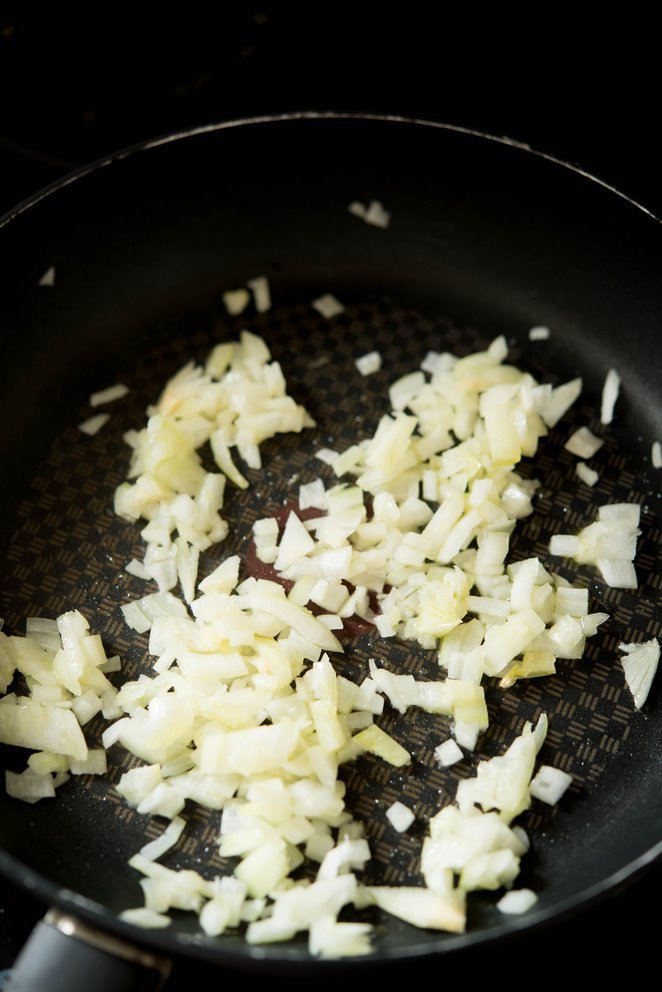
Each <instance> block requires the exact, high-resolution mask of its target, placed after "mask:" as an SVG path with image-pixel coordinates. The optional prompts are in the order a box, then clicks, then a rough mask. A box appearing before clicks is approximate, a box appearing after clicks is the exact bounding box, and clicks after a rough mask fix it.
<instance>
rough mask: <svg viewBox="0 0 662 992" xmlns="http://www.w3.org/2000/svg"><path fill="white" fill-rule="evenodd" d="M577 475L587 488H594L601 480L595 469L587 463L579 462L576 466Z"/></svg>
mask: <svg viewBox="0 0 662 992" xmlns="http://www.w3.org/2000/svg"><path fill="white" fill-rule="evenodd" d="M575 474H576V475H577V478H578V479H580V480H581V481H582V482H583V483H585V485H587V486H594V485H595V484H596V482H597V481H598V479H599V478H600V476H599V475H598V473H597V472H596V471H595V469H592V468H590V466H588V465H587V464H586V462H577V464H576V465H575Z"/></svg>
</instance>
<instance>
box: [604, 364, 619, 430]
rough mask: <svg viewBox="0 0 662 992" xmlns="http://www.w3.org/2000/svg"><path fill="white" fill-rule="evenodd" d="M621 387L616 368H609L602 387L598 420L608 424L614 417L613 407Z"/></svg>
mask: <svg viewBox="0 0 662 992" xmlns="http://www.w3.org/2000/svg"><path fill="white" fill-rule="evenodd" d="M620 388H621V378H620V376H619V374H618V372H617V371H616V369H609V371H608V372H607V375H606V377H605V381H604V385H603V387H602V402H601V406H600V422H601V423H603V424H610V423H611V422H612V420H613V419H614V407H615V406H616V400H617V399H618V396H619V392H620Z"/></svg>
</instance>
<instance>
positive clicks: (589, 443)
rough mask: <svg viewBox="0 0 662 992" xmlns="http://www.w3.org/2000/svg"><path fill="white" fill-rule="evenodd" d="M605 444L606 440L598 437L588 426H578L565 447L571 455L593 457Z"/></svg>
mask: <svg viewBox="0 0 662 992" xmlns="http://www.w3.org/2000/svg"><path fill="white" fill-rule="evenodd" d="M603 444H604V441H603V440H602V438H599V437H596V436H595V434H594V433H593V431H591V430H589V428H588V427H578V428H577V430H576V431H574V432H573V433H572V434H571V435H570V437H569V438H568V440H567V441H566V443H565V444H564V448H565V449H566V451H569V452H570V454H571V455H578V456H579V457H580V458H592V457H593V455H594V454H595V453H596V452H597V451H599V450H600V448H601V447H602V445H603Z"/></svg>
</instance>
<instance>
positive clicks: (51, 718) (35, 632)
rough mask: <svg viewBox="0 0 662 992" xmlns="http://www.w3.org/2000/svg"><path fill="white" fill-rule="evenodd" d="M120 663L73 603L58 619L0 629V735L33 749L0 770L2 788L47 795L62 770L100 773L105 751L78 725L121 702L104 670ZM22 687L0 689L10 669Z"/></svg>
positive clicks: (110, 713)
mask: <svg viewBox="0 0 662 992" xmlns="http://www.w3.org/2000/svg"><path fill="white" fill-rule="evenodd" d="M119 668H120V661H119V658H117V657H112V658H108V657H107V656H106V653H105V651H104V648H103V645H102V643H101V638H100V637H99V635H98V634H91V633H90V631H89V625H88V623H87V621H86V620H85V618H84V617H83V616H82V615H81V614H80V613H79V612H78V611H77V610H73V611H71V612H69V613H64V614H62V615H61V616H60V617H58V619H57V620H50V619H43V618H39V617H34V618H29V619H28V621H27V623H26V636H25V637H19V636H8V635H7V634H5V633H3V632H2V631H0V691H2V692H3V693H6V695H3V696H2V698H1V699H0V741H1V742H2V743H3V744H11V745H14V746H16V747H21V748H27V749H29V750H31V751H32V752H33V753H32V754H31V755H30V757H29V758H28V762H27V767H26V768H25V769H24V771H22V772H20V773H16V772H11V771H6V772H5V785H6V789H7V793H8V795H10V796H13V797H14V798H16V799H23V800H25V801H26V802H37V801H38V800H39V799H44V798H51V797H53V796H54V795H55V789H56V788H58V786H60V785H62V784H64V782H66V781H67V780H68V778H69V775H102V774H103V773H104V772H105V771H106V753H105V750H103V749H99V748H88V745H87V743H86V740H85V736H84V734H83V731H82V729H81V728H82V727H84V726H85V724H86V723H88V722H89V721H90V720H91V719H92V717H93V716H95V715H96V714H97V713H102V714H103V716H104V717H105V718H106V719H109V720H111V719H115V718H116V717H118V716H120V715H121V713H122V710H121V709H120V708H119V706H118V705H117V690H116V689H115V687H114V686H113V685H112V683H111V682H110V681H109V679H108V678H107V675H108V674H109V673H111V672H116V671H118V670H119ZM16 675H20V676H22V678H23V682H24V687H25V691H22V692H19V691H16V692H10V693H7V689H8V688H9V686H10V685H11V684H12V682H13V680H14V677H15V676H16Z"/></svg>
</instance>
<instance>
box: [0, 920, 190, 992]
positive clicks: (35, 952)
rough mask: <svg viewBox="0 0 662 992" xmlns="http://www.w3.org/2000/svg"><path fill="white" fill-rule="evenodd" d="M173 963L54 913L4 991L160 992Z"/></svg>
mask: <svg viewBox="0 0 662 992" xmlns="http://www.w3.org/2000/svg"><path fill="white" fill-rule="evenodd" d="M171 969H172V963H171V962H170V961H169V960H168V959H167V958H163V957H160V956H158V955H156V954H153V953H152V952H151V951H147V950H145V949H144V948H140V947H135V946H134V945H132V944H130V943H127V942H125V941H123V940H121V939H119V938H117V937H114V936H111V935H110V934H106V933H104V932H103V931H101V930H95V929H94V928H93V927H90V926H89V925H88V924H87V923H82V922H81V921H80V920H77V919H75V917H73V916H68V915H66V914H64V913H61V912H59V911H58V910H55V909H50V910H49V911H48V913H47V914H46V916H45V917H44V919H43V920H41V921H40V922H39V923H38V924H37V926H36V927H35V928H34V930H33V931H32V933H31V934H30V936H29V938H28V940H27V942H26V944H25V946H24V947H23V949H22V951H21V953H20V954H19V956H18V958H17V959H16V963H15V965H14V967H13V969H12V971H11V977H10V978H9V981H8V983H7V984H6V985H5V986H3V989H4V990H5V992H44V989H48V992H71V990H72V989H91V988H93V989H94V990H95V992H138V990H140V992H159V990H161V989H163V988H164V986H165V983H166V981H167V979H168V976H169V975H170V972H171Z"/></svg>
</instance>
